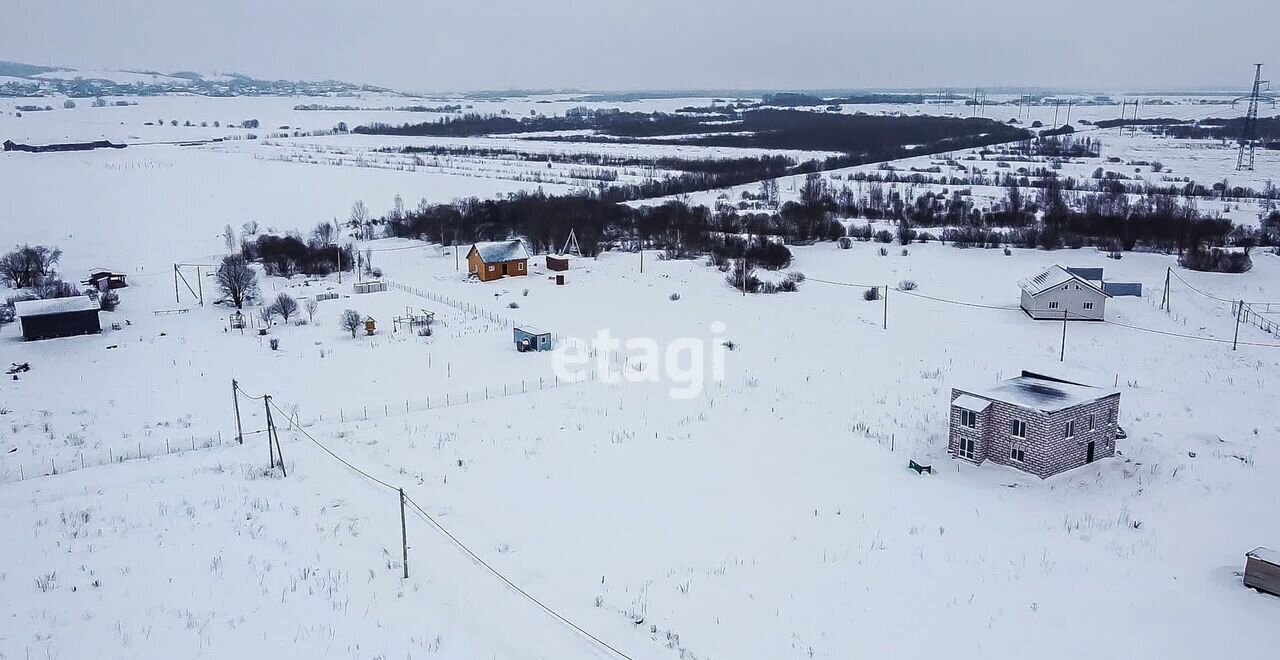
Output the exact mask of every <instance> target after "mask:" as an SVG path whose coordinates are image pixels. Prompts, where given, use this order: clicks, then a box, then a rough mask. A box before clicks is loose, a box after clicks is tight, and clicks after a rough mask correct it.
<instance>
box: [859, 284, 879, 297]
mask: <svg viewBox="0 0 1280 660" xmlns="http://www.w3.org/2000/svg"><path fill="white" fill-rule="evenodd" d="M862 299H863V300H879V299H880V287H878V286H873V287H871V288H870V289H867V290H866V291H863V292H862Z"/></svg>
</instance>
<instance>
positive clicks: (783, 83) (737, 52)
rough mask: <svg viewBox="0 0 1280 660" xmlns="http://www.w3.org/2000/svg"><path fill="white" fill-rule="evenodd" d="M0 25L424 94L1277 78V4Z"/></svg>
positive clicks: (30, 35)
mask: <svg viewBox="0 0 1280 660" xmlns="http://www.w3.org/2000/svg"><path fill="white" fill-rule="evenodd" d="M1235 22H1239V23H1240V24H1241V25H1242V26H1243V32H1241V33H1239V34H1236V33H1233V32H1232V31H1231V29H1232V27H1231V24H1232V23H1235ZM0 25H3V26H5V27H4V30H3V35H4V37H3V38H0V59H8V60H17V61H23V62H28V63H32V64H60V65H66V66H71V67H75V68H80V69H92V68H112V69H126V68H127V69H146V70H158V71H163V72H171V71H178V70H194V71H200V72H231V71H234V72H240V73H245V74H249V75H253V76H256V77H261V78H288V79H322V78H336V79H342V80H348V81H352V82H367V83H372V84H378V85H386V86H391V87H396V88H400V89H410V90H423V91H425V90H435V91H445V90H470V89H507V88H547V87H552V88H567V87H574V88H581V89H659V88H661V89H690V88H716V89H723V88H776V89H783V88H856V87H930V88H932V87H957V88H964V87H973V86H975V85H982V86H989V87H990V86H998V85H1009V86H1046V87H1077V88H1091V89H1125V88H1127V89H1156V88H1173V87H1192V86H1195V87H1202V86H1216V87H1230V88H1243V87H1247V86H1249V84H1250V83H1251V82H1252V80H1251V75H1252V67H1251V66H1250V65H1251V63H1253V62H1266V63H1269V64H1270V66H1271V67H1272V69H1271V70H1272V71H1275V73H1274V74H1273V77H1275V78H1276V79H1277V80H1278V81H1280V45H1278V44H1280V40H1277V39H1275V38H1274V35H1275V32H1274V29H1275V28H1276V26H1278V25H1280V0H1218V1H1216V2H1212V3H1206V2H1203V0H1125V1H1123V2H1121V1H1117V0H1072V1H1071V2H1052V3H1050V2H1044V1H1042V0H1022V1H1019V2H1015V1H1012V0H915V1H912V0H878V1H877V2H874V3H868V2H862V1H860V0H630V1H627V0H593V1H590V2H588V1H574V0H541V1H539V0H456V1H454V2H447V3H445V2H438V1H437V0H374V1H371V2H358V1H352V0H344V1H342V2H338V1H336V0H305V1H304V0H300V1H296V2H288V1H276V0H216V1H212V2H210V1H206V0H97V1H95V0H0ZM1264 27H1265V28H1266V29H1264ZM1265 71H1266V70H1265V69H1264V72H1265ZM1278 86H1280V85H1278Z"/></svg>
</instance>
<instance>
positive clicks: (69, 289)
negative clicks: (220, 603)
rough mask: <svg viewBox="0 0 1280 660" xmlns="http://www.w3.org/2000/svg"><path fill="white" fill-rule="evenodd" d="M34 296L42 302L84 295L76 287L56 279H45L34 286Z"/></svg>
mask: <svg viewBox="0 0 1280 660" xmlns="http://www.w3.org/2000/svg"><path fill="white" fill-rule="evenodd" d="M35 293H36V296H37V297H38V298H40V299H42V300H49V299H51V298H74V297H76V296H80V295H84V294H82V293H81V292H80V289H79V288H77V287H76V285H74V284H72V283H70V282H68V281H66V280H61V279H58V278H56V277H47V278H45V279H44V280H43V281H41V282H40V283H39V284H37V285H36V286H35Z"/></svg>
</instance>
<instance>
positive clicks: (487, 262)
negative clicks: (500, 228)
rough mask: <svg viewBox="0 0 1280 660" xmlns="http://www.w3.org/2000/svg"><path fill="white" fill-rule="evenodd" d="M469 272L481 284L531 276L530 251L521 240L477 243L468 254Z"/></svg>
mask: <svg viewBox="0 0 1280 660" xmlns="http://www.w3.org/2000/svg"><path fill="white" fill-rule="evenodd" d="M467 272H468V273H470V274H472V275H475V276H476V277H478V278H480V281H481V282H489V281H492V280H497V279H502V278H503V277H520V276H522V275H528V274H529V251H528V250H526V249H525V247H524V242H522V241H521V240H520V239H511V240H509V241H499V242H496V243H475V244H474V245H472V246H471V250H470V251H468V252H467Z"/></svg>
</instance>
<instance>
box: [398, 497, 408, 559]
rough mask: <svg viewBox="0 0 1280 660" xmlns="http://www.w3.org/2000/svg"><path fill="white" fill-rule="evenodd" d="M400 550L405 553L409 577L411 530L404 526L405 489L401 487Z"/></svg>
mask: <svg viewBox="0 0 1280 660" xmlns="http://www.w3.org/2000/svg"><path fill="white" fill-rule="evenodd" d="M400 551H401V552H402V553H403V560H402V562H401V563H403V564H404V579H406V580H407V579H409V532H408V531H407V530H406V529H405V526H404V489H403V488H401V489H400Z"/></svg>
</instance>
